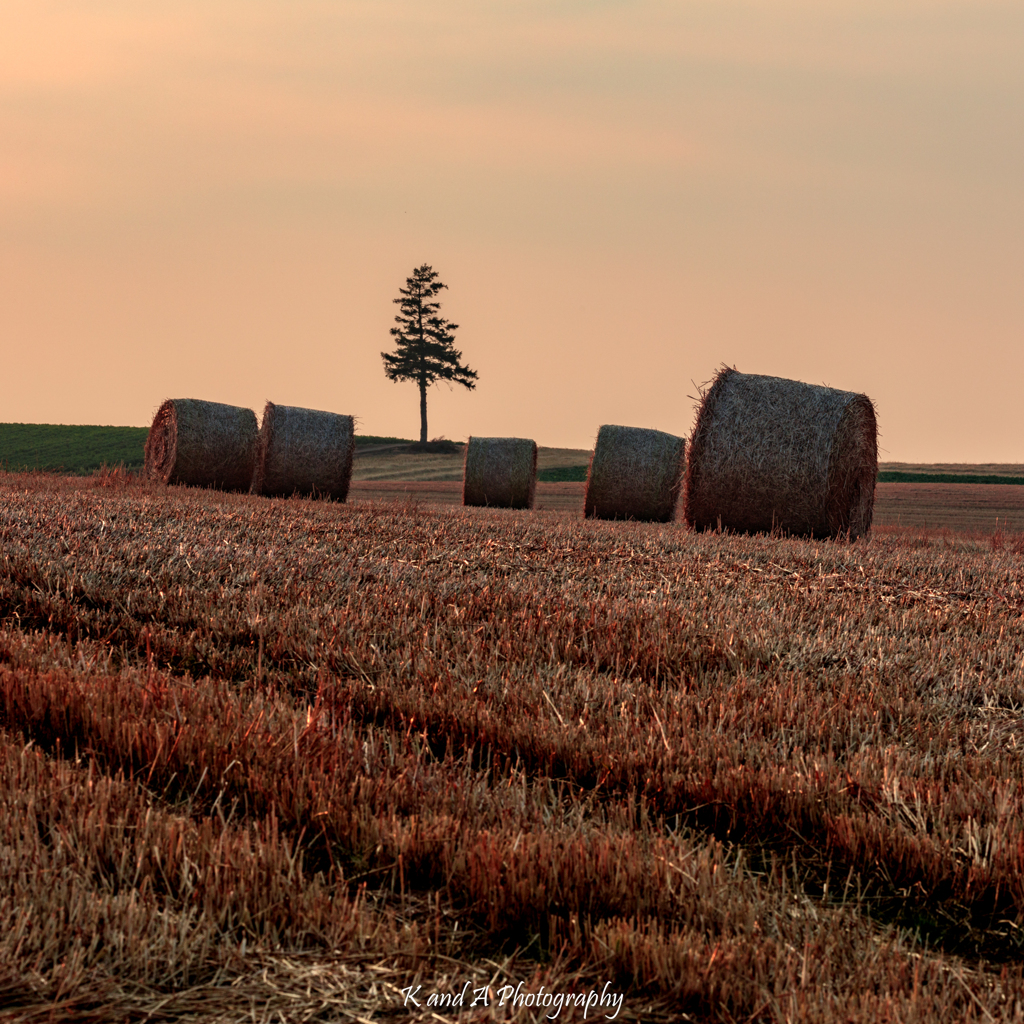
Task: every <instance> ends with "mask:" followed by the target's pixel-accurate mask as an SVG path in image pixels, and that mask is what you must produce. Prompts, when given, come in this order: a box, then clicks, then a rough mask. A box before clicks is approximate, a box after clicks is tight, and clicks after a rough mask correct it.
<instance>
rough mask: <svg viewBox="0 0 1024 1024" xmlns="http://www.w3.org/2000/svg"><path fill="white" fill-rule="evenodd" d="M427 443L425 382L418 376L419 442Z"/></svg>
mask: <svg viewBox="0 0 1024 1024" xmlns="http://www.w3.org/2000/svg"><path fill="white" fill-rule="evenodd" d="M426 443H427V382H426V381H425V380H424V379H423V378H422V377H421V378H420V444H426Z"/></svg>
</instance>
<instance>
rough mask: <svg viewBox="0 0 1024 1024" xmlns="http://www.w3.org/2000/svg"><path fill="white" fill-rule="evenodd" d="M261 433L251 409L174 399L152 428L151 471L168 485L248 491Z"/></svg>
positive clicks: (148, 472)
mask: <svg viewBox="0 0 1024 1024" xmlns="http://www.w3.org/2000/svg"><path fill="white" fill-rule="evenodd" d="M258 434H259V431H258V430H257V426H256V413H254V412H253V411H252V409H241V408H239V407H238V406H237V405H223V404H222V403H220V402H204V401H201V400H200V399H198V398H169V399H168V400H167V401H166V402H164V404H163V405H161V406H160V408H159V409H157V412H156V415H155V416H154V417H153V425H152V426H151V427H150V428H149V437H148V438H147V439H146V475H147V476H149V477H152V478H153V479H156V480H160V481H162V482H163V483H165V484H191V485H192V486H194V487H217V488H219V489H220V490H224V491H247V490H248V489H249V485H250V484H251V483H252V473H253V467H254V466H255V464H256V442H257V438H258Z"/></svg>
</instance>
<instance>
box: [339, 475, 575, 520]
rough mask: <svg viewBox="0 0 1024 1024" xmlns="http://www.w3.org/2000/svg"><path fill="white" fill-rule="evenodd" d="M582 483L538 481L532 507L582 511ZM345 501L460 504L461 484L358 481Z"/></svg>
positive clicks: (431, 481)
mask: <svg viewBox="0 0 1024 1024" xmlns="http://www.w3.org/2000/svg"><path fill="white" fill-rule="evenodd" d="M585 488H586V484H583V483H577V482H571V483H543V482H541V483H538V484H537V491H536V495H535V498H534V509H535V510H538V511H539V510H542V509H547V510H553V509H559V510H561V511H565V512H571V511H579V512H580V514H581V515H582V513H583V491H584V489H585ZM349 501H401V502H407V503H419V502H422V503H423V504H424V505H461V504H462V484H461V482H459V483H457V482H455V481H453V480H424V481H419V480H417V481H408V480H407V481H402V480H360V481H358V482H356V483H353V484H352V486H351V489H350V490H349Z"/></svg>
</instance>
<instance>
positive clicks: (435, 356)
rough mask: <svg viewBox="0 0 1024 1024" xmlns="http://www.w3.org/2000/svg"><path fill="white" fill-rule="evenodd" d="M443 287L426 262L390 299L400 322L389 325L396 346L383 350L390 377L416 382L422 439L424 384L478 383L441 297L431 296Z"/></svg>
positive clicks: (468, 385) (424, 437)
mask: <svg viewBox="0 0 1024 1024" xmlns="http://www.w3.org/2000/svg"><path fill="white" fill-rule="evenodd" d="M447 287H448V286H447V285H446V284H443V283H442V282H441V281H440V280H438V275H437V272H436V271H435V270H433V268H431V267H430V266H428V265H427V264H426V263H424V264H423V265H422V266H420V267H417V268H416V269H415V270H414V271H413V273H412V277H408V278H406V281H405V287H404V288H399V292H400V293H401V294H400V296H399V298H397V299H395V300H394V302H395V303H396V304H397V305H399V306H400V307H401V310H402V311H401V313H399V314H398V316H396V317H395V323H396V324H397V325H398V326H397V327H392V328H391V336H392V337H393V338H394V339H395V341H396V343H397V345H396V348H395V351H394V352H390V353H389V352H381V358H382V359H383V360H384V373H385V374H386V375H387V377H388V379H389V380H393V381H400V380H411V381H415V382H416V384H417V385H418V386H419V389H420V444H426V443H427V388H428V387H429V386H430V385H431V384H433V383H435V382H436V381H439V380H443V381H448V382H449V383H451V382H453V381H454V382H455V383H457V384H461V385H463V387H466V388H468V389H469V390H470V391H472V390H473V388H475V387H476V379H477V373H476V371H475V370H471V369H470V368H469V367H468V366H463V365H462V363H461V362H460V360H461V359H462V353H461V352H460V351H458V349H456V348H455V331H456V330H458V326H459V325H458V324H453V323H452V322H451V321H450V320H446V319H445V318H444V317H443V316H441V315H440V310H441V303H440V302H436V301H434V300H435V298H436V296H437V295H438V294H439V293H440V292H441V290H442V289H444V288H447Z"/></svg>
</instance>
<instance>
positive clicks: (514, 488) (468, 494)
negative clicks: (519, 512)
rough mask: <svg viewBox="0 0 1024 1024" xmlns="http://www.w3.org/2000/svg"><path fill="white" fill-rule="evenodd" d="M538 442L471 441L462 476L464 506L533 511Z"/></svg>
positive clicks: (499, 438)
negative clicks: (529, 509)
mask: <svg viewBox="0 0 1024 1024" xmlns="http://www.w3.org/2000/svg"><path fill="white" fill-rule="evenodd" d="M536 489H537V442H536V441H530V440H527V439H526V438H523V437H471V438H470V439H469V444H467V445H466V462H465V466H464V468H463V472H462V504H463V505H489V506H490V507H491V508H533V495H534V492H535V491H536Z"/></svg>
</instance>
